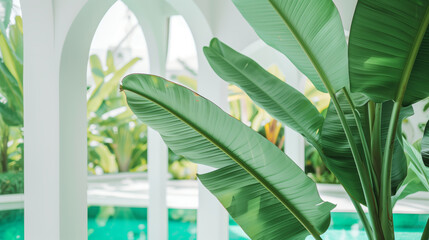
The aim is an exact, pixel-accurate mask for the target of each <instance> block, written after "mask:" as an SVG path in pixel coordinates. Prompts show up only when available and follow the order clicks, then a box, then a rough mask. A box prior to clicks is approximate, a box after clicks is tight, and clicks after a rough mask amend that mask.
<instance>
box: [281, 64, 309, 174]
mask: <svg viewBox="0 0 429 240" xmlns="http://www.w3.org/2000/svg"><path fill="white" fill-rule="evenodd" d="M288 62H289V61H288ZM285 76H286V82H287V83H288V84H289V85H291V86H292V87H294V88H295V89H297V90H298V91H300V92H304V88H305V76H304V75H303V74H302V73H301V72H299V71H298V69H296V67H295V66H294V65H292V63H290V64H288V68H287V70H286V72H285ZM285 152H286V154H287V155H288V156H289V157H290V158H291V159H292V160H293V161H294V162H295V163H296V164H297V165H298V166H299V167H300V168H301V169H302V170H305V139H304V137H303V136H301V134H299V133H297V132H296V131H295V130H293V129H291V128H289V127H287V126H285Z"/></svg>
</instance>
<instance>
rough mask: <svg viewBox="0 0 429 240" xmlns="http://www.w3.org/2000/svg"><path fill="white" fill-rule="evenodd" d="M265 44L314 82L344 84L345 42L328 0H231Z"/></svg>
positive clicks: (322, 85) (338, 86) (318, 85)
mask: <svg viewBox="0 0 429 240" xmlns="http://www.w3.org/2000/svg"><path fill="white" fill-rule="evenodd" d="M233 2H234V4H235V5H236V7H237V8H238V10H239V11H240V12H241V14H242V15H243V16H244V18H245V19H246V20H247V22H248V23H250V25H251V26H252V27H253V29H254V30H255V31H256V33H257V34H258V35H259V37H260V38H261V39H262V40H263V41H264V42H266V43H267V44H268V45H270V46H272V47H273V48H275V49H277V50H279V51H280V52H282V53H283V54H285V55H286V56H287V57H288V58H289V59H290V60H291V61H292V63H293V64H295V66H296V67H297V68H298V69H299V70H300V71H301V72H302V73H304V74H305V75H306V76H307V77H308V78H309V79H310V80H311V81H312V82H313V84H314V86H315V87H316V88H317V89H318V90H320V91H322V92H326V91H327V90H326V88H325V84H329V83H327V81H328V80H329V81H330V84H331V85H332V87H333V90H335V91H338V90H339V89H341V88H343V87H346V86H348V80H349V79H348V67H347V44H346V40H345V36H344V30H343V25H342V22H341V19H340V15H339V13H338V10H337V8H336V7H335V5H334V3H333V2H332V0H233Z"/></svg>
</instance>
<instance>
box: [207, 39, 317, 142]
mask: <svg viewBox="0 0 429 240" xmlns="http://www.w3.org/2000/svg"><path fill="white" fill-rule="evenodd" d="M204 54H205V55H206V58H207V60H208V62H209V63H210V65H211V67H212V68H213V70H214V71H215V72H216V73H217V74H218V75H219V76H220V77H221V78H222V79H224V80H225V81H227V82H229V83H232V84H236V85H238V86H239V87H240V88H241V89H243V90H244V91H245V92H246V93H247V95H249V97H250V98H251V99H252V100H253V101H255V103H256V104H258V105H259V106H260V107H262V108H264V109H265V110H266V111H267V112H268V113H269V114H271V116H273V117H274V118H276V119H278V120H279V121H281V122H283V123H284V124H286V125H287V126H289V127H290V128H292V129H294V130H296V131H297V132H299V133H300V134H302V135H303V136H304V137H305V138H307V140H308V141H309V142H310V143H311V144H313V145H315V144H318V138H319V135H318V134H317V133H318V130H319V129H320V128H321V127H322V124H323V116H322V115H321V114H320V113H319V111H318V110H317V108H316V107H315V106H313V104H312V103H311V102H310V101H309V100H308V99H307V98H306V97H305V96H304V95H303V94H302V93H301V92H299V91H298V90H296V89H295V88H293V87H291V86H289V85H288V84H286V83H285V82H283V81H281V80H280V79H278V78H277V77H275V76H274V75H272V74H271V73H269V72H267V71H266V70H265V69H264V68H262V67H261V66H259V65H258V64H257V63H256V62H255V61H253V60H252V59H250V58H248V57H246V56H244V55H242V54H240V53H238V52H236V51H234V50H233V49H232V48H230V47H229V46H227V45H226V44H224V43H222V42H220V41H219V40H218V39H216V38H214V39H213V40H212V41H211V42H210V47H205V48H204Z"/></svg>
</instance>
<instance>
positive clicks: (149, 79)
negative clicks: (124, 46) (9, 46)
mask: <svg viewBox="0 0 429 240" xmlns="http://www.w3.org/2000/svg"><path fill="white" fill-rule="evenodd" d="M233 2H234V4H235V6H236V7H237V8H238V10H239V11H240V13H241V14H242V15H243V17H244V18H245V19H246V20H247V21H248V23H249V24H250V25H251V26H252V27H253V29H254V30H255V32H256V33H257V34H258V36H259V37H260V38H261V39H262V40H263V41H265V42H266V43H267V44H268V45H270V46H271V47H273V48H275V49H276V50H278V51H279V52H281V53H283V54H284V55H285V56H286V57H288V58H289V59H290V60H291V61H292V63H293V64H294V65H295V66H296V67H297V68H298V69H299V70H300V71H301V72H302V73H303V74H305V75H306V76H307V78H308V79H309V80H310V81H311V82H312V83H313V84H314V86H315V87H316V88H317V89H318V90H320V91H322V92H325V93H327V94H329V97H330V99H331V100H330V105H329V107H328V110H327V113H326V117H323V116H322V115H321V114H320V112H319V111H318V110H317V108H316V107H315V106H314V105H313V104H312V103H311V101H310V100H309V99H307V98H306V97H305V96H304V95H303V94H302V93H301V92H299V91H297V90H296V89H294V88H293V87H291V86H289V85H288V84H286V83H285V82H283V81H281V80H280V79H278V78H277V77H275V76H274V75H272V74H270V73H269V72H267V71H266V70H264V69H263V68H262V67H261V66H260V65H259V64H258V63H256V62H255V61H253V60H252V59H250V58H248V57H246V56H244V55H242V54H240V53H239V52H237V51H235V50H234V49H232V48H231V47H229V46H227V45H226V44H225V43H222V42H221V41H219V40H218V39H213V40H212V41H211V43H210V45H209V46H207V47H205V48H204V53H205V56H206V58H207V60H208V62H209V63H210V65H211V67H212V68H213V70H214V71H215V72H216V73H217V74H218V75H219V76H220V77H221V78H222V79H224V80H225V81H227V82H229V83H232V84H235V85H237V86H238V87H240V88H241V89H243V90H244V91H245V92H246V93H247V94H248V95H249V97H250V98H252V100H253V101H254V102H255V103H256V104H258V105H259V106H260V107H262V108H264V109H265V110H266V111H267V112H268V113H269V114H270V115H271V116H273V117H274V118H275V119H277V120H278V121H279V122H281V123H282V124H284V125H286V126H288V127H290V128H291V129H294V130H295V131H297V132H298V133H300V134H301V135H302V136H303V137H304V138H306V140H307V141H308V142H309V143H310V144H311V145H312V146H313V147H314V148H315V149H316V151H317V152H318V153H319V155H320V157H321V159H322V161H323V162H324V163H325V164H326V166H327V167H328V168H329V170H330V171H331V172H333V173H334V174H335V176H336V177H337V179H338V181H339V182H340V183H341V184H342V185H343V187H344V188H345V190H346V192H347V193H348V195H349V196H350V198H351V201H352V202H353V204H354V206H355V208H356V211H357V213H358V215H359V217H360V218H361V220H362V223H363V224H364V227H365V231H366V234H367V236H368V238H369V239H394V238H395V235H394V229H393V217H392V208H393V204H394V203H395V202H396V201H398V200H400V199H401V198H403V197H405V196H406V195H408V194H410V193H412V192H413V191H414V192H415V191H421V190H423V191H427V190H428V189H427V188H425V186H427V185H426V184H427V177H428V176H427V175H426V172H427V169H425V166H424V164H423V161H422V156H420V155H419V153H418V152H417V154H416V151H414V150H413V149H412V147H411V146H410V145H409V144H408V143H407V142H406V141H405V140H404V139H403V138H402V134H401V125H400V123H401V122H402V120H403V119H405V118H407V117H408V116H410V115H412V114H413V110H412V106H411V104H413V103H415V102H418V101H420V100H422V99H424V98H426V97H428V96H429V84H427V82H426V78H427V76H429V62H428V59H429V33H428V31H427V26H428V23H429V1H427V0H409V1H400V0H394V1H387V0H382V1H370V0H360V1H358V3H357V6H356V10H355V13H354V16H353V21H352V26H351V31H350V36H349V43H348V44H347V42H346V36H345V34H344V30H343V26H342V22H341V19H340V15H339V13H338V10H337V8H336V7H335V5H334V3H333V2H332V1H331V0H233ZM121 89H122V90H123V91H125V94H126V96H127V102H128V106H129V107H130V108H131V110H132V111H133V112H134V113H135V114H136V115H137V117H138V118H139V119H140V120H142V121H143V122H145V123H147V124H148V125H149V126H150V127H152V128H153V129H155V130H157V131H158V132H159V133H160V135H161V136H162V137H163V139H164V141H165V142H166V143H167V145H168V146H169V147H170V148H171V149H172V150H173V151H175V152H176V153H178V154H181V155H183V156H185V157H187V158H188V159H190V160H191V161H193V162H195V163H199V164H205V165H208V166H211V167H214V168H215V169H216V170H214V171H212V172H210V173H206V174H202V175H199V176H198V177H199V179H200V180H201V182H202V183H203V184H204V185H205V187H206V188H207V189H208V190H210V191H211V192H212V194H214V195H215V196H216V197H217V198H218V200H219V201H220V202H221V203H222V204H223V206H224V207H225V208H226V209H227V210H228V212H229V213H230V215H231V216H232V217H233V218H234V220H235V221H236V222H237V223H238V224H239V225H240V226H241V227H242V228H243V230H244V231H245V232H246V233H247V234H248V235H249V237H250V238H251V239H303V238H305V237H306V236H307V235H309V234H311V235H312V236H313V237H314V238H315V239H322V238H321V235H322V234H323V233H324V232H325V231H326V230H327V228H328V226H329V222H330V212H331V210H332V209H333V208H334V205H333V204H331V203H328V202H324V201H322V200H321V198H320V196H319V194H318V192H317V189H316V187H315V183H314V182H313V181H312V180H310V179H309V178H308V177H307V176H306V175H305V174H304V172H303V171H302V170H301V169H300V168H299V167H298V166H297V165H296V164H295V163H294V162H293V161H292V160H291V159H290V158H289V157H288V156H287V155H285V154H284V153H283V152H282V151H281V150H280V149H279V148H277V147H276V146H275V145H274V144H272V143H271V142H269V141H268V140H267V139H265V138H263V137H262V136H260V135H258V134H257V133H256V132H255V131H253V130H252V129H250V128H249V127H247V126H246V125H244V124H242V123H241V122H239V121H237V120H235V119H234V118H232V117H231V116H229V115H228V114H226V113H224V112H223V111H222V110H221V109H220V108H218V107H217V106H216V105H214V104H213V103H211V102H210V101H208V100H207V99H205V98H204V97H202V96H199V95H198V94H197V93H194V92H192V91H191V90H189V89H186V88H184V87H181V86H178V85H176V84H174V83H172V82H169V81H167V80H165V79H163V78H161V77H157V76H151V75H142V74H134V75H129V76H127V77H126V78H125V79H124V80H123V83H122V86H121ZM422 149H424V151H426V149H427V145H426V144H425V139H424V140H423V144H422ZM392 198H393V201H392ZM362 206H366V207H367V208H368V213H369V214H368V215H365V214H364V212H363V210H362ZM428 228H429V226H426V231H424V234H423V236H422V239H426V238H425V237H427V233H428Z"/></svg>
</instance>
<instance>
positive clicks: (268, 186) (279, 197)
mask: <svg viewBox="0 0 429 240" xmlns="http://www.w3.org/2000/svg"><path fill="white" fill-rule="evenodd" d="M123 89H124V90H127V91H130V92H133V93H135V94H137V95H139V96H141V97H143V98H146V99H148V100H149V101H151V102H153V103H155V104H156V105H158V106H159V107H161V108H162V109H164V110H165V111H167V112H169V113H170V114H172V115H173V116H175V117H176V118H177V119H179V120H180V121H182V122H183V123H184V124H185V125H188V126H189V127H191V128H192V129H194V130H195V131H196V132H198V133H199V134H200V135H201V136H203V137H204V138H205V139H206V140H207V141H209V142H210V143H212V144H213V145H214V146H216V147H217V148H218V149H220V150H221V151H222V152H223V153H224V154H225V155H227V156H228V157H230V158H231V159H232V160H233V161H235V162H236V163H237V164H238V165H239V166H240V167H242V168H243V169H244V170H246V172H247V173H249V174H250V175H251V176H252V177H253V178H255V179H256V180H257V181H258V182H259V183H260V184H261V185H262V186H263V187H264V188H266V189H267V190H268V191H269V192H270V193H271V194H272V195H274V197H276V198H277V200H278V201H279V202H281V203H282V204H283V206H284V207H285V208H286V209H287V210H288V211H289V212H290V213H292V215H294V217H295V218H296V219H297V220H298V221H299V222H300V223H301V225H302V226H303V227H304V228H305V229H307V231H308V232H310V233H311V234H312V235H313V234H314V233H316V234H317V235H320V233H319V231H318V230H317V229H316V228H315V227H314V226H313V225H312V224H311V223H310V221H309V220H307V219H306V218H305V217H304V216H303V215H302V214H301V213H300V212H299V211H298V210H297V209H295V207H294V206H292V205H291V204H289V202H288V200H287V199H284V197H283V196H282V195H281V194H280V192H279V191H278V190H276V189H275V188H274V187H271V184H269V183H268V182H267V181H265V180H264V178H263V177H261V176H260V175H259V174H258V173H257V172H255V171H253V170H252V168H250V167H249V166H248V165H247V164H246V163H244V162H242V161H241V160H240V158H239V157H238V156H236V155H235V154H234V153H232V152H230V151H228V149H227V148H226V147H225V146H223V145H222V144H221V143H219V142H217V141H216V140H214V139H211V138H210V137H208V134H206V133H205V132H204V131H203V130H202V129H200V128H199V127H197V126H195V125H193V124H191V122H190V121H189V122H188V121H187V119H186V118H185V117H183V116H181V115H180V114H178V113H176V112H175V111H174V110H172V109H170V108H168V106H165V105H164V104H162V103H161V102H159V101H157V100H156V99H154V98H152V97H150V96H148V95H145V94H144V93H141V92H138V91H134V90H132V89H129V88H126V87H124V86H123ZM190 91H191V90H190ZM201 98H204V97H201ZM204 99H205V98H204ZM206 100H207V99H206ZM207 101H208V100H207ZM216 107H217V106H216ZM233 119H234V120H236V119H235V118H233ZM236 121H238V120H236Z"/></svg>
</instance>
